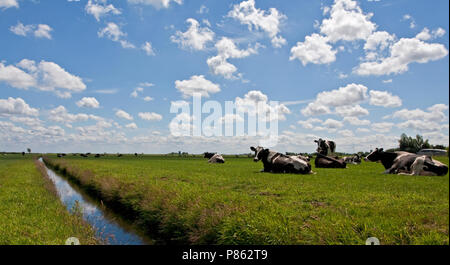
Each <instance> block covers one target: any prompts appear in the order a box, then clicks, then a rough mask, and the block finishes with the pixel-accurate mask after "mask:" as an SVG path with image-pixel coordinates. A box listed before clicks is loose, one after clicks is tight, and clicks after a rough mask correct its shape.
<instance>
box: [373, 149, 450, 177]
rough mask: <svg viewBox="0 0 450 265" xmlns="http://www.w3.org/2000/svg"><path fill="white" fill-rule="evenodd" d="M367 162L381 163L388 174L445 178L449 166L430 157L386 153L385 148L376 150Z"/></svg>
mask: <svg viewBox="0 0 450 265" xmlns="http://www.w3.org/2000/svg"><path fill="white" fill-rule="evenodd" d="M417 159H418V160H417ZM366 160H368V161H372V162H378V161H381V163H382V164H383V166H384V168H385V169H386V170H385V171H384V173H386V174H398V173H409V174H419V175H437V176H443V175H445V174H447V172H448V166H446V165H444V164H442V163H441V162H439V161H437V160H434V159H432V158H431V157H430V156H425V157H423V156H421V155H417V154H413V153H408V152H401V151H400V152H384V151H383V148H380V149H378V148H376V149H375V150H374V151H372V152H371V153H370V154H369V155H368V156H367V157H366ZM416 160H417V162H416Z"/></svg>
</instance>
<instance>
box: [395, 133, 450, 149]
mask: <svg viewBox="0 0 450 265" xmlns="http://www.w3.org/2000/svg"><path fill="white" fill-rule="evenodd" d="M398 144H399V147H398V148H394V149H390V151H406V152H410V153H417V152H419V151H420V150H422V149H441V150H447V152H448V147H445V146H444V145H441V144H438V145H432V144H430V143H429V141H428V139H426V140H424V138H423V136H422V135H416V137H415V138H413V137H411V136H408V135H406V134H405V133H403V134H402V135H401V136H400V139H399V140H398Z"/></svg>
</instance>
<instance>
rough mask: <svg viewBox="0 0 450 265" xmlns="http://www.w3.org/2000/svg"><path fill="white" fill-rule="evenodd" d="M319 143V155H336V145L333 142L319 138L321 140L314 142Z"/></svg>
mask: <svg viewBox="0 0 450 265" xmlns="http://www.w3.org/2000/svg"><path fill="white" fill-rule="evenodd" d="M314 142H315V143H317V153H319V154H322V155H324V156H328V155H331V154H333V153H334V151H335V150H336V143H334V142H333V141H328V140H323V139H322V138H319V140H314Z"/></svg>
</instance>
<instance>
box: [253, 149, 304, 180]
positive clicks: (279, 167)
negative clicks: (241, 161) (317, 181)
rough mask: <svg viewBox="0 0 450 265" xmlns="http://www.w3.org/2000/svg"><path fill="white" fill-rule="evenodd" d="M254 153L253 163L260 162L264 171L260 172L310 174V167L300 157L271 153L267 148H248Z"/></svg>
mask: <svg viewBox="0 0 450 265" xmlns="http://www.w3.org/2000/svg"><path fill="white" fill-rule="evenodd" d="M250 150H252V151H254V152H255V156H254V158H253V161H254V162H258V161H260V160H261V161H262V162H263V165H264V169H263V170H262V172H272V173H296V174H312V173H313V172H312V171H311V165H310V164H309V162H308V161H307V160H306V158H304V157H302V156H288V155H285V154H282V153H278V152H275V151H271V150H269V149H267V148H264V147H261V146H258V147H256V148H255V147H253V146H252V147H250Z"/></svg>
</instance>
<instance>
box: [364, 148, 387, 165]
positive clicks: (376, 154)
mask: <svg viewBox="0 0 450 265" xmlns="http://www.w3.org/2000/svg"><path fill="white" fill-rule="evenodd" d="M383 153H384V151H383V148H380V149H378V148H375V150H373V151H372V152H371V153H370V154H369V155H368V156H366V157H365V158H364V160H365V161H372V162H377V161H380V160H381V158H382V156H381V155H382V154H383Z"/></svg>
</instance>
